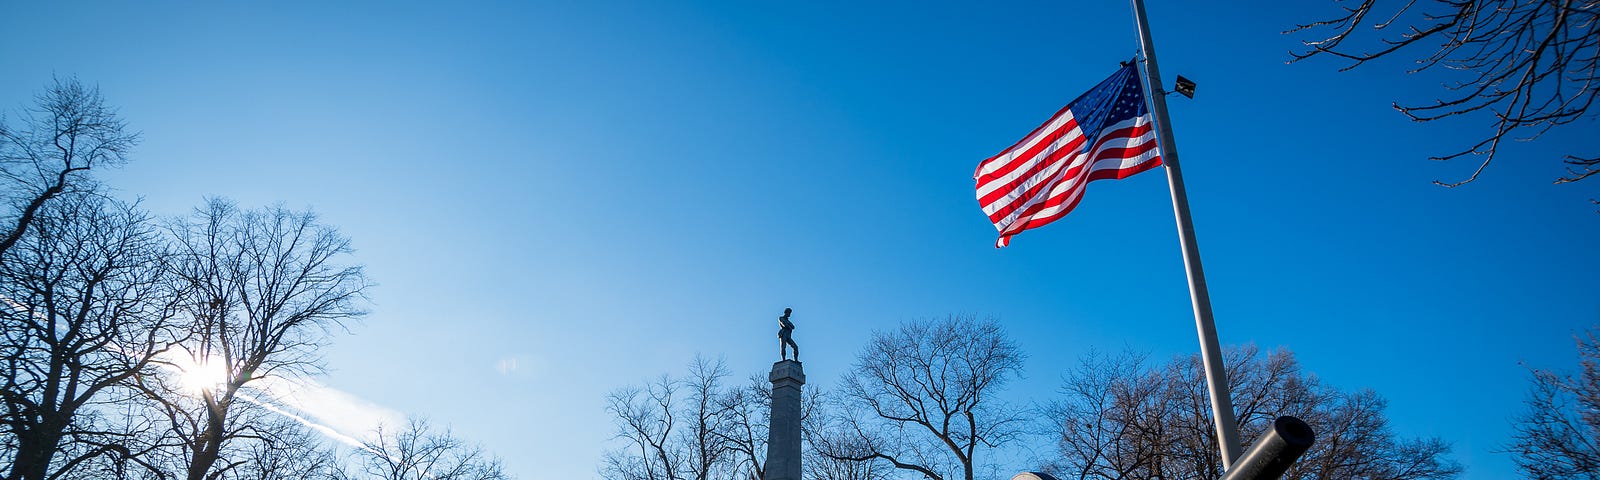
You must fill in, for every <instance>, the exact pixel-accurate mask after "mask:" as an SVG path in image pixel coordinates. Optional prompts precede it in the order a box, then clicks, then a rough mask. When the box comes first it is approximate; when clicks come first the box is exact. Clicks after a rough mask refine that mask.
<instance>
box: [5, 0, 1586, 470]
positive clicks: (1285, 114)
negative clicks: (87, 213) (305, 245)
mask: <svg viewBox="0 0 1600 480" xmlns="http://www.w3.org/2000/svg"><path fill="white" fill-rule="evenodd" d="M992 3H994V2H935V3H923V2H903V3H887V2H823V3H817V2H724V3H704V2H643V3H627V2H613V1H594V2H541V3H532V2H529V3H505V4H490V3H470V4H448V3H440V2H417V3H409V4H408V3H401V2H371V3H357V2H306V3H277V4H272V5H260V4H253V3H241V2H228V3H225V4H222V5H216V4H210V3H186V4H171V3H130V2H103V3H98V2H97V3H85V2H28V3H19V4H13V5H10V6H8V8H6V11H5V12H4V14H3V15H0V72H5V74H4V75H0V105H5V106H6V107H8V108H15V107H17V106H21V105H23V104H25V103H26V102H27V101H28V99H29V98H30V96H31V95H32V94H33V93H34V92H36V91H37V90H39V89H40V88H41V87H42V86H44V85H45V84H46V83H47V82H48V81H49V79H50V77H51V75H77V76H78V77H79V78H81V79H82V80H84V81H87V82H90V83H95V84H98V85H99V86H100V87H101V89H102V91H103V93H104V94H105V96H106V97H107V99H108V100H109V101H110V102H111V103H112V104H115V105H118V106H120V107H121V109H122V110H121V111H122V114H123V115H124V116H125V117H126V119H127V120H128V122H129V123H130V125H131V126H132V127H133V128H135V129H137V130H140V131H142V132H143V134H144V142H143V144H142V145H141V146H140V147H139V148H138V149H137V150H136V151H135V152H134V156H133V157H134V161H133V162H132V163H130V164H129V165H128V166H127V167H125V168H123V169H121V170H118V171H112V172H103V173H102V175H103V178H105V179H106V180H107V181H108V183H110V184H111V185H112V186H114V187H116V188H117V189H119V191H120V192H121V193H122V194H123V195H124V196H126V197H130V198H131V197H135V196H142V197H143V198H144V205H145V206H146V207H148V208H149V209H151V210H152V211H154V212H157V213H160V214H181V213H184V212H186V211H188V209H189V208H191V207H193V206H195V205H198V204H200V203H201V202H202V201H203V198H204V197H205V196H207V195H222V196H227V197H231V198H234V199H236V200H238V201H239V202H240V203H242V204H245V205H262V204H267V203H271V202H279V201H281V202H284V203H286V204H287V205H289V206H291V207H313V208H315V209H316V210H317V211H318V212H320V213H321V214H322V215H323V218H324V219H325V220H326V221H327V222H328V223H330V224H333V225H337V226H338V227H340V228H341V229H342V230H343V231H344V232H345V233H347V234H349V235H350V236H351V237H353V239H354V243H355V245H356V247H357V248H358V250H359V251H358V252H357V257H356V259H357V260H358V261H359V262H361V263H364V264H365V265H366V266H367V267H368V271H369V273H370V275H371V276H372V277H373V279H374V280H376V281H377V282H378V283H379V286H377V287H376V288H374V289H373V290H372V291H371V294H372V300H373V303H372V306H371V314H370V315H369V316H368V317H367V318H366V319H365V320H364V321H362V322H361V323H359V324H356V325H353V326H352V327H351V331H352V332H354V335H350V336H341V337H340V338H339V339H338V340H337V342H336V343H335V344H334V346H333V347H331V348H330V349H328V351H327V354H326V358H327V361H328V364H329V366H330V367H331V368H332V372H331V373H330V374H329V375H327V376H326V377H324V378H322V379H321V381H323V382H325V383H327V384H328V385H330V386H333V387H336V388H339V389H341V390H344V391H346V392H349V393H350V394H353V395H356V396H359V397H361V398H364V399H367V400H369V401H372V402H374V403H377V404H380V405H383V406H386V407H389V408H393V409H396V410H399V411H402V412H406V413H410V414H416V415H424V416H427V417H430V418H432V419H433V420H435V421H436V422H438V423H447V424H450V425H453V426H454V429H455V432H456V433H457V434H459V435H461V436H463V437H466V438H469V439H472V440H475V441H479V442H482V443H483V444H484V445H485V446H486V447H488V448H489V449H490V450H493V451H494V452H496V453H498V454H499V455H501V456H503V457H504V458H505V460H506V463H507V466H508V467H509V468H510V470H511V471H512V472H514V473H516V474H518V475H520V476H521V477H522V478H527V479H557V478H589V477H594V476H596V474H595V468H596V465H597V461H598V458H599V455H600V453H601V451H602V449H603V448H604V447H605V444H606V441H607V440H608V438H610V436H611V434H612V431H613V427H612V424H611V423H610V420H609V419H608V418H607V416H606V415H605V413H604V411H603V409H602V398H603V396H604V395H605V393H606V392H607V391H609V390H612V389H614V388H617V387H620V386H623V385H626V384H630V383H636V382H639V381H641V380H643V379H645V378H648V377H652V376H655V375H659V374H661V373H666V372H674V373H679V372H681V371H682V366H683V365H684V364H685V363H687V362H688V361H689V360H690V359H691V357H693V356H694V355H695V354H696V353H702V354H706V355H711V356H718V355H721V356H725V358H726V359H727V361H728V362H729V365H730V366H731V367H732V368H733V369H734V370H735V371H736V372H737V373H738V375H739V376H744V375H746V374H752V373H763V372H765V369H766V368H767V367H768V365H769V364H770V362H772V361H773V360H775V356H776V354H777V352H776V345H775V340H774V339H773V338H772V336H773V331H774V321H773V317H774V316H776V315H777V314H778V313H780V312H781V310H782V309H783V308H784V307H786V306H787V307H794V309H795V320H796V323H798V324H799V330H798V331H797V332H796V338H797V340H798V341H799V342H800V344H801V345H802V346H804V347H805V348H806V357H805V358H806V366H807V367H808V370H809V371H808V376H809V378H810V379H811V382H812V383H811V385H815V386H819V387H822V388H827V387H829V386H831V385H832V384H834V383H835V382H836V381H837V379H838V377H839V374H840V372H841V371H842V370H843V369H844V368H846V367H847V366H848V364H849V362H850V360H851V358H852V356H853V355H854V352H855V351H856V349H857V348H858V347H859V346H861V345H862V343H863V340H864V339H865V338H866V337H867V335H868V334H869V332H871V331H872V330H873V329H884V328H892V327H893V326H895V325H896V324H897V323H898V322H901V321H903V320H906V319H911V318H916V317H928V316H942V315H946V314H949V313H975V314H980V315H994V316H997V317H999V318H1000V319H1001V320H1002V321H1003V322H1004V324H1005V325H1006V326H1007V328H1008V329H1009V331H1010V332H1011V334H1012V335H1013V336H1014V337H1015V338H1016V339H1017V340H1018V341H1019V342H1020V343H1021V345H1022V346H1023V348H1024V349H1025V350H1026V351H1027V352H1028V353H1029V354H1030V359H1029V361H1028V364H1027V375H1028V377H1027V378H1026V379H1025V380H1024V381H1023V382H1020V383H1019V384H1017V385H1016V386H1015V387H1014V388H1013V390H1012V392H1011V393H1012V394H1013V396H1014V398H1015V399H1018V400H1026V399H1037V400H1044V399H1048V398H1049V396H1050V395H1052V394H1053V392H1054V390H1055V388H1056V386H1057V385H1058V384H1059V379H1060V374H1061V372H1062V371H1064V370H1065V368H1067V367H1068V366H1070V365H1072V364H1073V362H1074V361H1075V359H1076V358H1078V357H1079V356H1080V355H1082V354H1083V353H1084V352H1085V351H1087V350H1088V349H1090V348H1099V349H1103V350H1104V349H1110V350H1117V349H1121V348H1123V347H1125V346H1126V347H1131V348H1134V349H1138V350H1145V351H1149V352H1150V353H1151V354H1152V355H1153V356H1155V357H1156V358H1165V357H1167V356H1170V355H1175V354H1184V353H1188V352H1193V351H1195V350H1196V349H1197V344H1196V340H1195V333H1194V327H1193V320H1192V317H1191V313H1190V310H1189V299H1188V296H1187V291H1186V289H1185V286H1184V277H1183V269H1182V262H1181V258H1180V254H1179V249H1178V245H1177V238H1176V234H1175V230H1174V226H1173V220H1172V212H1171V204H1170V200H1169V199H1168V196H1167V190H1166V188H1167V187H1166V183H1165V179H1164V177H1163V176H1162V175H1161V174H1160V173H1146V174H1144V175H1139V176H1136V177H1134V178H1131V179H1128V180H1123V181H1117V182H1111V181H1107V182H1096V183H1094V184H1092V185H1091V186H1090V187H1089V191H1088V195H1087V197H1086V199H1085V200H1084V201H1083V203H1082V204H1081V205H1080V206H1079V208H1078V210H1077V211H1076V212H1074V213H1073V214H1071V215H1069V216H1068V217H1067V218H1066V219H1064V220H1062V221H1058V222H1057V223H1055V224H1052V225H1050V226H1048V227H1046V228H1044V229H1042V230H1036V231H1030V232H1027V233H1024V234H1023V235H1021V236H1019V237H1017V238H1016V239H1015V240H1014V242H1013V244H1012V246H1011V247H1008V248H1006V249H1004V250H996V249H994V248H993V246H992V245H993V241H994V229H993V227H992V226H990V225H989V224H988V222H987V221H986V219H985V218H984V216H983V215H982V213H980V212H979V210H978V206H977V204H976V201H975V200H974V199H973V194H972V179H971V173H972V169H973V167H974V166H976V164H977V162H978V161H979V160H981V159H983V158H985V157H987V156H989V155H992V154H994V153H995V152H997V151H999V150H1000V149H1002V148H1004V147H1006V146H1008V145H1010V144H1011V143H1012V142H1014V141H1015V140H1016V139H1017V138H1020V137H1021V136H1022V135H1023V134H1025V133H1027V132H1028V131H1029V130H1030V129H1032V128H1033V127H1034V126H1036V125H1037V124H1038V123H1039V122H1041V121H1043V120H1044V119H1046V118H1047V117H1049V115H1050V114H1051V113H1053V112H1055V110H1056V109H1058V108H1060V106H1061V105H1063V104H1065V103H1066V102H1067V101H1069V100H1071V99H1072V98H1073V97H1075V96H1077V95H1078V94H1079V93H1081V92H1082V91H1083V90H1084V89H1087V88H1088V87H1090V86H1092V85H1094V84H1095V83H1097V82H1099V81H1100V80H1101V79H1103V78H1104V77H1105V76H1107V75H1109V74H1110V73H1111V72H1112V71H1113V70H1114V69H1115V68H1116V66H1117V62H1118V61H1120V60H1125V59H1128V58H1130V57H1132V56H1133V55H1134V54H1135V52H1136V49H1137V37H1136V34H1135V32H1134V28H1133V22H1132V19H1131V15H1130V13H1129V9H1128V5H1127V4H1126V3H1125V2H1121V1H1105V2H1092V3H1091V2H1037V3H1002V4H992ZM1247 3H1248V4H1247ZM1335 8H1336V7H1335V6H1333V5H1332V4H1325V3H1323V2H1212V3H1207V4H1205V5H1204V6H1201V5H1198V4H1195V3H1193V2H1175V1H1164V0H1152V1H1151V3H1150V4H1149V11H1150V15H1151V23H1152V25H1153V28H1154V30H1155V40H1156V44H1157V47H1158V48H1159V56H1160V59H1161V61H1162V69H1163V71H1164V72H1165V73H1166V74H1167V75H1168V76H1169V77H1171V76H1172V75H1175V74H1183V75H1185V76H1187V77H1190V78H1193V79H1195V80H1197V81H1198V82H1199V96H1198V98H1196V99H1194V100H1185V99H1181V98H1178V97H1172V98H1173V102H1172V110H1173V117H1174V125H1175V126H1174V130H1175V133H1176V136H1177V142H1178V146H1179V147H1180V151H1181V152H1182V158H1183V159H1184V166H1185V173H1186V174H1187V175H1188V181H1189V185H1188V187H1189V192H1190V195H1191V202H1192V205H1193V210H1194V216H1195V223H1196V226H1197V230H1198V234H1199V240H1200V245H1201V247H1202V251H1203V255H1204V260H1205V265H1206V267H1207V269H1208V270H1207V273H1208V274H1209V281H1210V284H1211V287H1212V293H1213V301H1214V303H1215V306H1216V313H1217V323H1218V329H1219V331H1220V334H1221V338H1222V341H1223V342H1224V343H1226V344H1237V343H1244V342H1255V343H1257V344H1259V345H1262V346H1267V347H1273V346H1280V345H1281V346H1286V347H1288V348H1290V349H1292V350H1294V351H1295V352H1296V353H1298V354H1299V357H1300V359H1301V361H1302V362H1303V364H1304V367H1305V368H1306V369H1307V370H1308V371H1310V372H1314V373H1316V374H1317V375H1319V376H1320V377H1321V378H1322V379H1323V380H1324V381H1325V382H1327V383H1330V384H1333V385H1336V386H1339V387H1343V388H1350V389H1353V388H1360V387H1371V388H1373V389H1376V390H1377V391H1378V392H1380V393H1381V394H1383V395H1384V396H1385V397H1387V398H1388V399H1389V410H1388V412H1389V416H1390V419H1391V421H1392V426H1393V428H1394V430H1395V431H1396V432H1397V433H1399V434H1401V435H1405V436H1416V435H1438V436H1441V437H1443V438H1445V439H1446V440H1449V441H1451V442H1453V443H1454V445H1455V449H1456V450H1455V458H1457V459H1459V460H1460V461H1461V462H1462V463H1464V464H1465V465H1466V466H1467V468H1468V470H1467V475H1466V477H1465V478H1469V479H1497V478H1509V477H1512V476H1514V475H1515V471H1514V470H1513V468H1512V466H1511V464H1510V461H1509V459H1508V458H1507V457H1506V456H1505V455H1504V454H1501V453H1496V450H1497V449H1498V448H1499V446H1500V445H1502V444H1503V443H1504V442H1505V441H1506V440H1507V438H1508V433H1509V429H1508V424H1507V420H1508V418H1509V417H1510V416H1511V415H1513V414H1514V413H1515V412H1516V411H1517V410H1518V409H1519V408H1520V407H1521V405H1520V402H1521V400H1522V398H1523V394H1524V392H1525V391H1526V388H1527V379H1528V374H1527V370H1526V368H1525V367H1524V366H1523V364H1526V365H1529V366H1536V367H1552V368H1561V369H1570V368H1574V367H1575V366H1576V362H1575V354H1574V349H1573V346H1572V339H1571V335H1572V334H1573V333H1574V332H1577V331H1580V330H1581V329H1583V328H1585V327H1587V326H1588V325H1591V324H1594V323H1596V322H1597V321H1600V297H1597V295H1596V294H1595V290H1594V285H1593V282H1594V280H1595V272H1596V271H1597V267H1600V250H1596V249H1595V248H1594V247H1593V241H1594V239H1595V238H1597V237H1600V215H1597V214H1596V213H1595V210H1596V207H1595V206H1594V205H1591V204H1590V203H1589V199H1590V198H1595V197H1600V180H1591V181H1589V182H1587V183H1580V184H1577V185H1551V184H1550V181H1551V180H1552V179H1554V178H1555V177H1556V176H1558V175H1559V174H1560V173H1561V170H1560V168H1559V165H1558V163H1557V162H1556V159H1557V157H1558V156H1559V155H1560V154H1563V153H1569V152H1576V153H1587V154H1593V153H1594V152H1595V151H1596V148H1595V147H1596V146H1597V145H1596V143H1597V141H1596V140H1595V139H1594V136H1593V133H1594V132H1595V131H1596V130H1595V123H1594V121H1593V120H1592V119H1590V120H1585V121H1582V122H1581V123H1582V125H1580V126H1577V127H1576V128H1575V130H1570V131H1568V132H1566V133H1565V134H1562V135H1552V136H1550V137H1547V138H1546V139H1545V140H1544V141H1542V142H1539V143H1533V144H1516V145H1513V146H1512V147H1510V149H1509V150H1507V151H1506V152H1505V153H1504V157H1503V158H1502V159H1501V160H1500V161H1499V163H1497V164H1495V165H1492V166H1491V167H1490V168H1489V170H1488V171H1487V173H1486V174H1485V176H1484V177H1483V178H1482V179H1480V180H1479V181H1477V182H1476V183H1473V184H1470V185H1468V186H1465V187H1462V188H1457V189H1453V190H1450V189H1444V188H1440V187H1436V186H1434V185H1431V184H1430V181H1432V180H1435V179H1444V180H1456V179H1460V178H1463V177H1464V176H1466V175H1468V174H1470V172H1471V170H1472V168H1473V167H1475V165H1472V164H1468V163H1467V162H1449V163H1440V162H1430V161H1427V160H1425V157H1426V156H1428V155H1430V154H1440V153H1448V152H1450V151H1453V150H1454V149H1456V148H1459V147H1462V146H1465V145H1466V144H1467V143H1468V142H1470V141H1471V140H1472V139H1473V135H1476V134H1479V133H1480V132H1481V131H1482V129H1483V128H1485V127H1487V122H1486V120H1484V119H1482V118H1478V119H1469V120H1466V121H1462V122H1457V123H1451V124H1448V125H1419V124H1414V123H1410V122H1409V121H1407V120H1406V119H1404V118H1403V117H1402V116H1401V115H1400V114H1398V113H1396V112H1394V111H1393V110H1391V109H1390V108H1389V103H1390V102H1391V101H1392V100H1395V99H1410V100H1416V101H1424V100H1427V99H1429V98H1432V95H1433V92H1434V90H1435V89H1436V87H1437V85H1438V81H1439V78H1437V77H1421V76H1414V77H1406V76H1403V75H1401V74H1400V72H1401V71H1402V70H1403V69H1404V68H1405V67H1406V66H1407V65H1406V64H1405V63H1404V62H1400V61H1394V62H1383V63H1379V64H1375V65H1371V66H1369V67H1367V68H1363V69H1360V70H1357V71H1354V72H1346V73H1337V72H1336V71H1335V69H1336V67H1337V66H1339V64H1337V63H1335V62H1330V61H1312V62H1308V63H1303V64H1294V65H1285V64H1284V60H1285V59H1286V58H1287V51H1288V50H1290V49H1293V48H1295V47H1296V45H1297V43H1296V41H1295V40H1296V38H1297V37H1293V36H1284V35H1280V34H1279V32H1280V31H1282V30H1285V29H1287V28H1289V27H1291V26H1292V25H1293V24H1294V23H1295V22H1301V21H1306V20H1309V19H1312V18H1317V17H1320V16H1323V15H1327V14H1329V13H1332V12H1333V11H1334V9H1335ZM1585 137H1588V138H1585ZM513 359H514V360H515V361H516V364H517V365H518V368H517V369H515V370H509V371H505V369H502V368H498V366H501V365H503V364H505V363H506V361H507V360H513ZM1017 467H1019V468H1020V467H1025V466H1024V465H1018V466H1017Z"/></svg>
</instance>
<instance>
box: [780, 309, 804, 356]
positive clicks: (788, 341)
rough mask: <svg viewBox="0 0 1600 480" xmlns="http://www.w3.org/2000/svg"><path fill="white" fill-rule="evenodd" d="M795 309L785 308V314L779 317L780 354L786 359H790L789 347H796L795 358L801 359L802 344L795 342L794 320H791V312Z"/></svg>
mask: <svg viewBox="0 0 1600 480" xmlns="http://www.w3.org/2000/svg"><path fill="white" fill-rule="evenodd" d="M793 311H794V310H791V309H787V308H785V309H783V316H781V317H778V354H779V355H782V356H783V359H784V360H788V359H789V348H790V347H793V348H794V360H795V361H797V362H798V361H800V345H797V344H795V343H794V337H793V336H792V335H793V334H794V322H791V321H789V314H790V313H791V312H793Z"/></svg>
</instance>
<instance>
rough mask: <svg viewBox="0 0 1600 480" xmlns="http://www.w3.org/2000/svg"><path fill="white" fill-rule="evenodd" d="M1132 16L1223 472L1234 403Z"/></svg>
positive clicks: (1152, 73) (1173, 155)
mask: <svg viewBox="0 0 1600 480" xmlns="http://www.w3.org/2000/svg"><path fill="white" fill-rule="evenodd" d="M1133 18H1134V21H1135V22H1136V23H1138V24H1139V49H1140V50H1142V51H1143V52H1144V61H1145V63H1144V66H1145V80H1146V81H1147V82H1149V88H1148V89H1146V90H1147V91H1148V92H1149V93H1150V94H1149V95H1148V98H1149V99H1150V113H1151V114H1152V115H1153V116H1155V121H1156V137H1157V140H1158V141H1159V142H1160V145H1159V146H1160V147H1161V160H1162V161H1163V162H1164V163H1166V165H1167V185H1168V186H1169V187H1170V188H1171V190H1172V211H1173V214H1174V215H1175V216H1176V217H1177V219H1178V243H1180V244H1182V245H1183V268H1184V270H1185V271H1187V272H1188V274H1189V298H1190V300H1191V301H1192V303H1193V304H1194V323H1195V328H1196V329H1197V330H1199V331H1200V355H1201V358H1202V359H1203V360H1204V362H1205V367H1206V387H1207V390H1208V393H1210V395H1211V415H1212V418H1214V419H1216V423H1217V443H1218V444H1220V445H1221V450H1222V468H1223V469H1224V470H1226V469H1230V468H1233V462H1234V461H1235V460H1238V459H1239V425H1238V423H1237V422H1235V421H1234V418H1233V399H1232V397H1229V395H1228V376H1227V373H1226V372H1224V371H1223V366H1222V351H1221V350H1222V347H1221V346H1219V344H1218V343H1217V326H1216V323H1215V322H1213V321H1212V319H1211V295H1210V294H1209V293H1207V292H1206V276H1205V272H1204V271H1203V270H1201V268H1200V247H1199V245H1196V244H1195V240H1194V223H1193V222H1192V221H1191V220H1190V219H1189V195H1188V194H1187V193H1186V192H1185V191H1184V189H1183V172H1182V171H1181V170H1179V169H1178V148H1177V145H1175V144H1174V143H1173V140H1172V124H1171V123H1169V122H1168V121H1167V99H1166V97H1165V95H1166V93H1165V91H1163V90H1162V89H1161V72H1160V70H1158V69H1156V47H1155V43H1154V42H1152V41H1151V40H1150V24H1149V22H1147V21H1145V17H1144V0H1133Z"/></svg>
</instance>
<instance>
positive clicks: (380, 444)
mask: <svg viewBox="0 0 1600 480" xmlns="http://www.w3.org/2000/svg"><path fill="white" fill-rule="evenodd" d="M355 463H356V465H357V466H358V468H359V470H358V471H354V472H349V471H346V472H343V473H341V474H340V477H339V478H340V479H341V480H510V479H511V477H510V476H509V475H506V473H505V472H504V467H503V466H502V465H501V464H500V460H499V459H497V458H494V457H493V456H491V455H489V454H488V453H487V452H484V451H483V449H482V448H479V447H478V446H476V445H472V444H470V443H467V442H466V441H463V440H461V439H460V438H457V437H455V436H454V435H451V434H450V432H449V431H448V430H446V431H443V432H437V431H434V429H433V428H432V427H431V426H430V425H429V424H428V422H427V421H426V420H415V419H414V420H412V421H410V422H409V423H407V424H406V426H405V427H404V428H402V429H400V430H398V431H393V432H390V431H385V430H384V429H383V428H381V427H380V428H379V429H378V431H377V432H376V435H375V438H374V439H373V440H371V441H368V442H365V444H364V446H363V447H362V448H359V449H357V450H356V452H355Z"/></svg>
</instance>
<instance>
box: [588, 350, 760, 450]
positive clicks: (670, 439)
mask: <svg viewBox="0 0 1600 480" xmlns="http://www.w3.org/2000/svg"><path fill="white" fill-rule="evenodd" d="M727 377H728V369H727V367H726V365H724V363H723V362H722V361H721V360H715V361H713V360H707V359H706V358H704V357H699V356H696V357H695V359H694V361H693V362H692V363H690V365H689V377H688V378H687V379H684V380H679V379H674V378H672V377H670V376H667V375H662V376H661V377H660V378H658V379H656V380H654V381H652V382H650V383H649V384H647V385H645V386H643V387H627V388H623V389H620V390H617V391H614V392H612V393H611V394H610V395H608V396H607V397H606V410H607V411H609V412H611V414H612V415H615V416H616V420H617V438H619V439H622V440H623V443H624V446H623V447H621V448H619V449H617V450H613V451H610V452H607V453H606V455H605V459H604V464H603V466H602V467H601V471H602V474H603V475H604V476H605V477H607V478H614V479H622V480H688V479H693V480H707V479H710V478H732V477H730V476H729V475H727V474H726V472H728V471H730V470H732V469H733V468H735V465H738V464H741V463H743V462H744V461H745V459H746V458H749V457H752V456H753V455H752V454H750V453H749V452H742V451H739V450H736V448H735V447H736V446H739V444H738V443H735V442H730V440H733V439H739V438H744V437H746V436H747V435H748V432H739V431H738V429H730V428H729V427H731V426H732V425H733V424H732V423H731V421H730V415H734V414H749V413H750V411H749V410H750V409H748V408H745V409H743V410H735V408H738V407H743V405H732V404H730V403H728V400H727V399H725V398H724V393H723V386H722V385H723V382H724V381H725V380H726V379H727ZM755 468H757V469H759V464H757V465H756V466H755Z"/></svg>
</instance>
